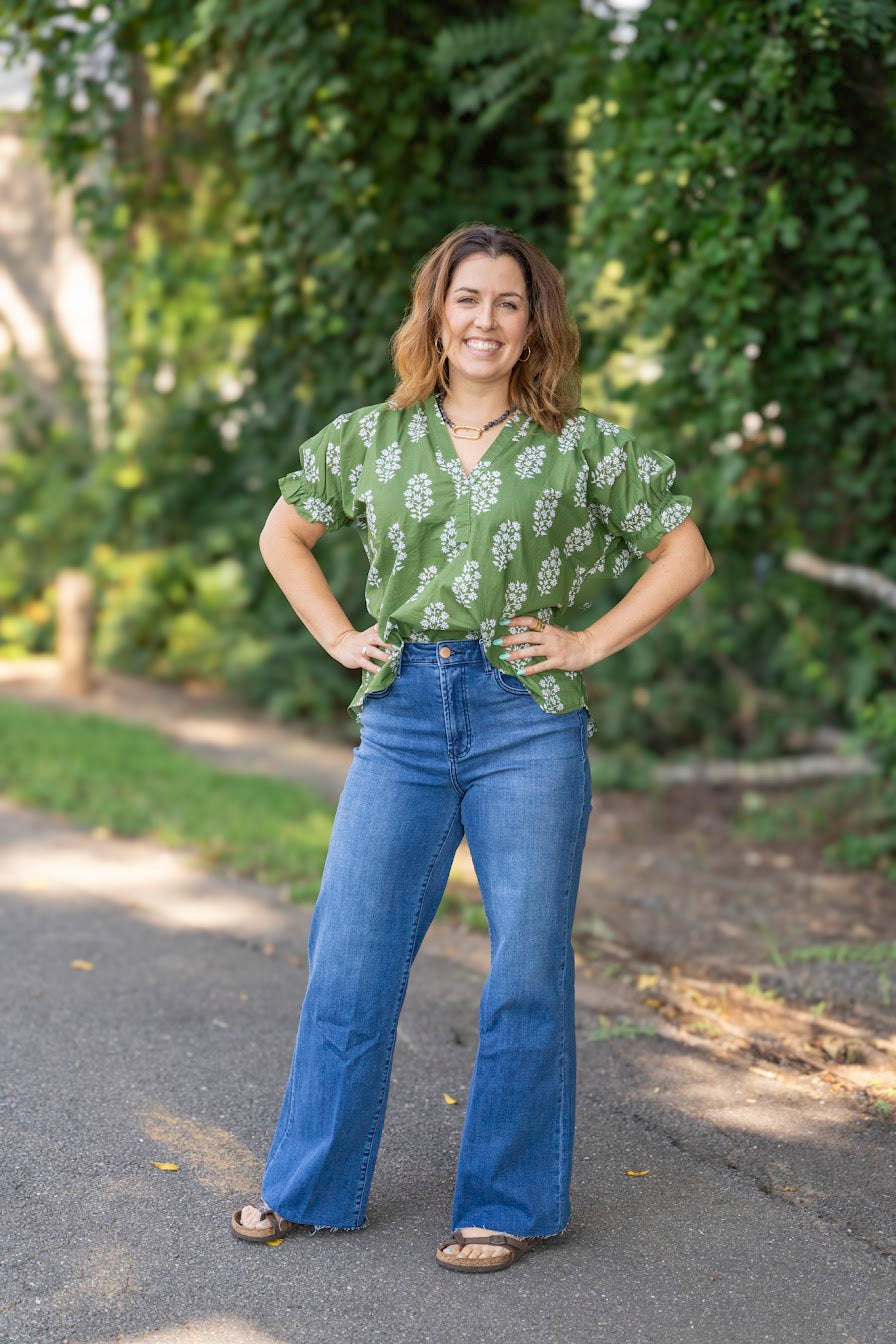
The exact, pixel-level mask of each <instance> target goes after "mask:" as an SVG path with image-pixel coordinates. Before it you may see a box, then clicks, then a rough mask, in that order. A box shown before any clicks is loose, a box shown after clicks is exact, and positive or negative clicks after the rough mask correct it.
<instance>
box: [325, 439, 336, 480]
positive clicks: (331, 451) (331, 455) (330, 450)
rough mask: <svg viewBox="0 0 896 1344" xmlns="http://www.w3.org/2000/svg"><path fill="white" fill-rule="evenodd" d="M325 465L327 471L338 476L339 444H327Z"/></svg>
mask: <svg viewBox="0 0 896 1344" xmlns="http://www.w3.org/2000/svg"><path fill="white" fill-rule="evenodd" d="M324 460H325V461H326V464H327V470H328V471H332V473H333V475H334V476H338V475H339V444H338V443H328V444H327V451H326V453H325V455H324Z"/></svg>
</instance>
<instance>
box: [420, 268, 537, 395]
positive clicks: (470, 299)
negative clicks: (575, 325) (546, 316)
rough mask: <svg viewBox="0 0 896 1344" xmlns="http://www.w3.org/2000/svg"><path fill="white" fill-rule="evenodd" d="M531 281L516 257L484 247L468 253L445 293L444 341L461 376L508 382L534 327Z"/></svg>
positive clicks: (453, 368) (454, 369)
mask: <svg viewBox="0 0 896 1344" xmlns="http://www.w3.org/2000/svg"><path fill="white" fill-rule="evenodd" d="M529 326H530V323H529V304H528V301H527V299H526V280H525V277H524V275H523V272H522V269H521V268H520V264H519V262H518V261H516V259H515V258H514V257H509V256H506V255H505V256H500V257H489V256H487V255H486V254H485V253H484V252H477V253H474V254H473V256H471V257H467V258H465V260H464V261H462V262H461V263H460V265H459V266H458V268H457V270H456V271H455V272H454V276H453V277H452V280H451V284H450V285H449V287H448V293H447V294H446V296H445V312H444V316H443V318H442V331H441V336H442V344H443V345H444V347H445V354H446V355H447V356H448V360H449V362H450V364H451V380H452V387H453V388H456V387H457V379H456V375H457V374H461V375H462V376H463V377H464V378H469V379H471V380H473V381H474V382H496V381H502V380H503V381H506V380H507V379H508V378H509V377H510V371H511V369H512V368H513V366H514V364H515V363H516V362H517V360H518V359H519V357H520V355H521V353H522V351H523V350H524V348H525V345H526V338H527V335H528V332H529Z"/></svg>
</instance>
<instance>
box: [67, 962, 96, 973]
mask: <svg viewBox="0 0 896 1344" xmlns="http://www.w3.org/2000/svg"><path fill="white" fill-rule="evenodd" d="M69 966H70V967H71V968H72V970H73V971H92V970H93V962H92V961H80V960H77V961H70V962H69Z"/></svg>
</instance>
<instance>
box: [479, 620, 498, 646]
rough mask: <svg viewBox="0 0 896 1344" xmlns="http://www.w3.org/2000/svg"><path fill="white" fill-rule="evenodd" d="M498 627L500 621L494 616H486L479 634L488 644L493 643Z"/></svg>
mask: <svg viewBox="0 0 896 1344" xmlns="http://www.w3.org/2000/svg"><path fill="white" fill-rule="evenodd" d="M497 628H498V622H497V621H496V619H495V618H494V616H490V617H488V618H486V620H484V621H483V622H482V624H481V625H480V627H479V635H480V638H481V639H482V640H484V642H485V643H486V644H491V642H492V640H493V639H494V637H495V631H496V630H497Z"/></svg>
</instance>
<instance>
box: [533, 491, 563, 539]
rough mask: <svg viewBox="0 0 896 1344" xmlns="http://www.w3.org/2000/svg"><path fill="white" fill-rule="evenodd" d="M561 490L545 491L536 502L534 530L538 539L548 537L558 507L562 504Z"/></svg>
mask: <svg viewBox="0 0 896 1344" xmlns="http://www.w3.org/2000/svg"><path fill="white" fill-rule="evenodd" d="M560 497H561V494H560V491H559V490H545V491H544V492H543V493H542V494H541V495H539V497H538V499H537V500H536V501H535V508H534V510H533V513H532V529H533V531H534V533H535V535H536V536H537V537H546V536H547V534H548V532H549V531H550V527H551V524H552V523H553V521H554V514H555V513H556V512H557V505H558V504H559V503H560Z"/></svg>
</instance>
